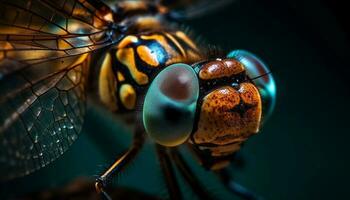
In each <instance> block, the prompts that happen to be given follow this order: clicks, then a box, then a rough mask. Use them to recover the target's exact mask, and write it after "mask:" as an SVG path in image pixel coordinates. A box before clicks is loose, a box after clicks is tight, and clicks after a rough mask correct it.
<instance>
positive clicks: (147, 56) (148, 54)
mask: <svg viewBox="0 0 350 200" xmlns="http://www.w3.org/2000/svg"><path fill="white" fill-rule="evenodd" d="M137 53H138V54H139V56H140V58H141V60H143V61H144V62H145V63H147V64H149V65H151V66H152V67H157V66H158V65H159V62H158V60H157V55H156V54H155V52H152V50H151V49H149V48H148V47H147V46H145V45H141V46H138V47H137Z"/></svg>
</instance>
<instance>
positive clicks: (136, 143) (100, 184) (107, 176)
mask: <svg viewBox="0 0 350 200" xmlns="http://www.w3.org/2000/svg"><path fill="white" fill-rule="evenodd" d="M144 140H145V138H144V129H143V127H142V126H137V127H136V130H135V133H134V138H133V143H132V145H131V147H129V149H128V150H127V151H126V152H125V153H124V154H123V155H122V156H121V157H119V158H118V159H117V160H116V161H115V162H114V164H113V165H111V166H110V167H109V168H108V170H107V171H106V172H105V173H103V174H102V175H101V176H100V177H99V178H97V180H96V182H95V188H96V191H97V193H99V194H101V195H102V197H103V198H104V199H107V200H111V198H110V197H109V195H108V194H107V193H106V191H105V187H106V186H107V184H108V183H109V181H110V180H111V179H112V177H113V176H114V175H116V174H118V173H119V172H121V171H123V170H124V168H125V167H127V165H128V164H129V163H130V162H131V161H132V160H134V159H135V157H136V155H137V154H138V153H139V151H140V149H141V147H142V146H143V143H144Z"/></svg>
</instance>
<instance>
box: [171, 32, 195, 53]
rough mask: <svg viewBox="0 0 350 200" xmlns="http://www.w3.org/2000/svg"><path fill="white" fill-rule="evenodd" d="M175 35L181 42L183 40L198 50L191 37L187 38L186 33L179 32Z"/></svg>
mask: <svg viewBox="0 0 350 200" xmlns="http://www.w3.org/2000/svg"><path fill="white" fill-rule="evenodd" d="M175 35H176V36H177V37H179V38H180V39H181V40H183V41H184V42H185V43H186V44H188V45H189V46H190V47H191V48H192V49H196V50H197V46H196V45H195V44H194V43H193V41H192V40H191V39H190V38H189V37H187V35H186V34H185V33H184V32H182V31H177V32H176V33H175Z"/></svg>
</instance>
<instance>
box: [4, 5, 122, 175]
mask: <svg viewBox="0 0 350 200" xmlns="http://www.w3.org/2000/svg"><path fill="white" fill-rule="evenodd" d="M111 14H112V13H111V12H110V11H109V9H108V7H106V6H105V5H104V4H103V3H101V2H100V1H97V0H95V1H92V0H56V1H51V0H28V1H24V0H0V94H1V95H0V108H1V109H0V180H3V179H8V178H12V177H16V176H21V175H25V174H28V173H30V172H32V171H34V170H36V169H39V168H41V167H43V166H45V165H47V164H49V163H50V162H52V161H53V160H55V159H56V158H57V157H59V156H60V155H61V154H62V153H63V152H64V151H66V150H67V149H68V147H69V146H70V145H71V144H72V143H73V141H74V140H75V139H76V138H77V136H78V134H79V132H80V130H81V128H82V124H83V117H84V112H85V96H86V90H85V88H86V87H85V86H86V83H87V77H88V72H89V66H90V63H89V61H90V57H91V52H93V51H94V50H96V49H100V48H103V47H107V46H109V45H112V44H114V43H115V42H117V40H118V38H117V37H118V36H117V34H115V33H113V32H111V30H110V29H109V28H108V25H109V24H110V23H111V21H110V19H111V16H110V15H111Z"/></svg>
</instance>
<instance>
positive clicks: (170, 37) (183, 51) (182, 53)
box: [165, 33, 186, 56]
mask: <svg viewBox="0 0 350 200" xmlns="http://www.w3.org/2000/svg"><path fill="white" fill-rule="evenodd" d="M165 35H166V36H167V37H168V38H169V39H170V40H171V41H172V42H173V43H174V44H175V45H176V47H177V48H178V49H180V52H181V55H183V56H186V53H185V50H184V48H182V46H181V45H180V43H179V42H178V41H177V40H176V39H175V38H174V37H173V36H172V35H171V34H169V33H165Z"/></svg>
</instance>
